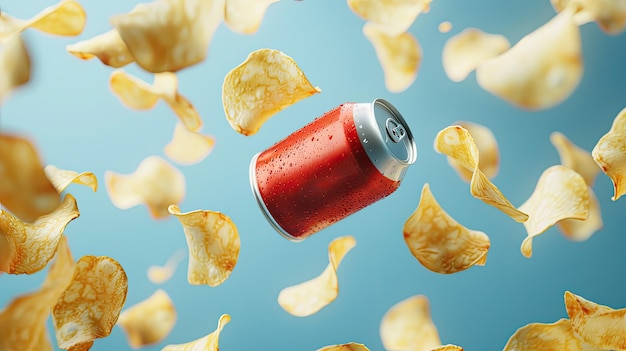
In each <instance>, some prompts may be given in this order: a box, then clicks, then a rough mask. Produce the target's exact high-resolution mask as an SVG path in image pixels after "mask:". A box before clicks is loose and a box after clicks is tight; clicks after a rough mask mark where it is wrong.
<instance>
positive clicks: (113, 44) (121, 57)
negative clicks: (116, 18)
mask: <svg viewBox="0 0 626 351" xmlns="http://www.w3.org/2000/svg"><path fill="white" fill-rule="evenodd" d="M65 49H66V50H67V52H69V53H70V54H72V55H74V56H76V57H78V58H79V59H81V60H90V59H92V58H94V57H97V58H98V59H99V60H100V62H102V63H103V64H105V65H107V66H111V67H114V68H119V67H124V66H126V65H127V64H129V63H131V62H134V61H135V58H134V57H133V55H132V54H131V53H130V51H128V47H126V43H124V41H123V40H122V37H120V33H118V32H117V30H115V29H112V30H110V31H108V32H106V33H104V34H100V35H97V36H95V37H93V38H91V39H87V40H83V41H79V42H78V43H74V44H70V45H67V46H66V47H65Z"/></svg>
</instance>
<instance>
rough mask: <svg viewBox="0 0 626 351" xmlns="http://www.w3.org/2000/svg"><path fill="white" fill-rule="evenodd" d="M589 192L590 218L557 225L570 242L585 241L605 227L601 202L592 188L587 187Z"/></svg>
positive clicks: (570, 220) (565, 220)
mask: <svg viewBox="0 0 626 351" xmlns="http://www.w3.org/2000/svg"><path fill="white" fill-rule="evenodd" d="M587 190H588V191H589V216H588V217H587V219H564V220H562V221H560V222H558V223H557V224H556V226H557V228H558V229H559V231H560V232H561V233H563V235H565V237H567V238H568V239H570V240H574V241H585V240H587V239H589V238H590V237H591V236H592V235H593V234H594V233H595V232H597V231H598V230H600V229H602V227H603V226H604V222H603V221H602V212H601V210H600V202H599V201H598V198H597V197H596V194H595V193H594V192H593V189H592V188H591V187H590V186H589V187H587Z"/></svg>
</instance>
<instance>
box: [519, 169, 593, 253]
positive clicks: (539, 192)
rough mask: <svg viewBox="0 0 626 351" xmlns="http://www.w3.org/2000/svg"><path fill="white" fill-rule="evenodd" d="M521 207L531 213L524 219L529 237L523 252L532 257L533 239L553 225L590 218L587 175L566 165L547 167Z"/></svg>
mask: <svg viewBox="0 0 626 351" xmlns="http://www.w3.org/2000/svg"><path fill="white" fill-rule="evenodd" d="M519 209H520V210H521V211H524V212H526V213H528V214H529V218H528V221H526V222H524V227H526V232H527V233H528V236H527V237H526V239H524V241H523V242H522V247H521V251H522V254H523V255H524V256H526V257H531V256H532V251H533V248H532V240H533V238H534V237H536V236H537V235H539V234H541V233H543V232H544V231H546V230H547V229H548V228H549V227H551V226H552V225H554V224H555V223H558V222H559V221H561V220H563V219H567V218H575V219H587V217H588V215H589V191H587V184H586V183H585V180H584V179H583V177H582V176H581V175H580V174H578V173H576V172H575V171H573V170H571V169H569V168H567V167H564V166H552V167H550V168H548V169H546V170H545V171H544V172H543V173H542V174H541V177H540V178H539V181H537V186H536V187H535V191H534V192H533V193H532V195H531V196H530V198H528V200H526V202H524V203H523V204H522V205H521V206H520V207H519Z"/></svg>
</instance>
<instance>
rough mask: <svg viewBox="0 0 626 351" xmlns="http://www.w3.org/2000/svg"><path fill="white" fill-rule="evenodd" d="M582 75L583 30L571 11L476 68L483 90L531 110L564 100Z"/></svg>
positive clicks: (548, 106)
mask: <svg viewBox="0 0 626 351" xmlns="http://www.w3.org/2000/svg"><path fill="white" fill-rule="evenodd" d="M582 75H583V61H582V55H581V42H580V30H579V29H578V26H576V24H575V23H574V22H573V21H572V13H571V11H564V12H561V13H560V14H558V15H556V17H554V18H553V19H552V20H550V21H549V22H548V23H546V24H545V25H543V26H542V27H540V28H539V29H537V30H535V31H534V32H532V33H530V34H528V35H527V36H525V37H524V38H522V39H521V40H520V41H519V42H518V43H517V44H515V46H513V47H512V48H511V49H509V50H508V51H506V52H505V53H503V54H502V55H500V56H498V57H495V58H493V59H491V60H488V61H485V62H483V63H482V64H480V65H479V66H478V67H477V69H476V79H477V80H478V84H479V85H480V86H481V87H482V88H483V89H485V90H487V91H488V92H490V93H491V94H493V95H496V96H498V97H500V98H501V99H503V100H505V101H507V102H508V103H510V104H512V105H514V106H518V107H521V108H524V109H528V110H541V109H547V108H550V107H553V106H555V105H557V104H559V103H561V102H562V101H564V100H565V99H566V98H567V97H569V96H570V94H571V93H572V92H573V91H574V90H575V89H576V87H577V86H578V83H579V82H580V80H581V78H582Z"/></svg>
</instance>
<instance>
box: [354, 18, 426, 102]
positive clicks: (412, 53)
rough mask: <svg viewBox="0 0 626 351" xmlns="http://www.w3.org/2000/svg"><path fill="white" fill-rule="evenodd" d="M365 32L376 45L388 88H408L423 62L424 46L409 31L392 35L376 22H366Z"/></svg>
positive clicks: (395, 90)
mask: <svg viewBox="0 0 626 351" xmlns="http://www.w3.org/2000/svg"><path fill="white" fill-rule="evenodd" d="M363 34H364V35H365V37H366V38H367V39H368V40H369V41H370V42H371V43H372V45H373V46H374V50H375V51H376V56H377V57H378V61H379V62H380V65H381V66H382V68H383V73H384V74H385V86H386V87H387V90H389V91H390V92H392V93H400V92H403V91H404V90H406V89H408V88H409V87H410V86H411V84H413V82H414V81H415V78H416V77H417V70H418V69H419V66H420V63H421V62H422V48H421V47H420V45H419V43H418V42H417V40H416V39H415V37H414V36H413V35H412V34H411V33H408V32H406V33H401V34H398V35H396V36H391V35H389V34H387V33H385V31H384V30H382V29H381V27H380V26H378V25H376V24H374V23H366V24H365V26H363Z"/></svg>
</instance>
